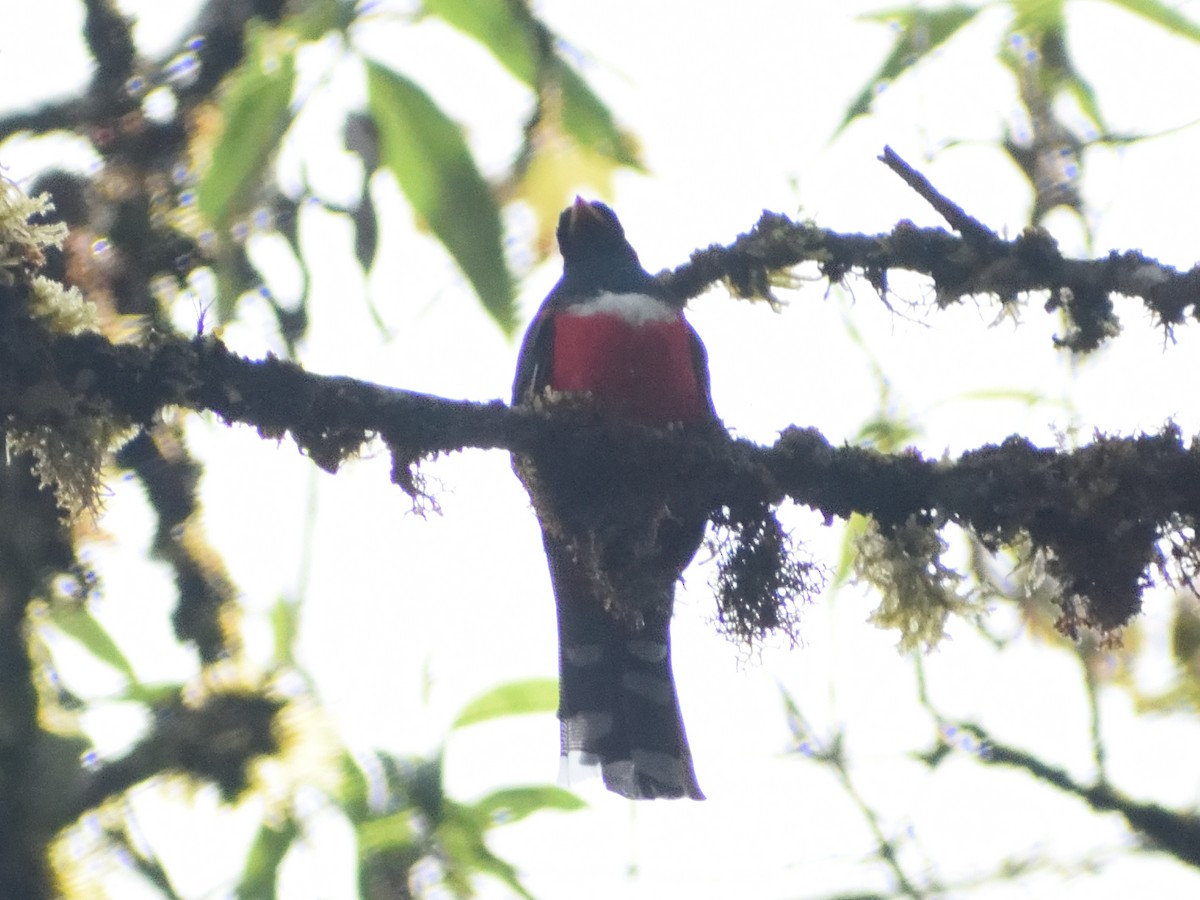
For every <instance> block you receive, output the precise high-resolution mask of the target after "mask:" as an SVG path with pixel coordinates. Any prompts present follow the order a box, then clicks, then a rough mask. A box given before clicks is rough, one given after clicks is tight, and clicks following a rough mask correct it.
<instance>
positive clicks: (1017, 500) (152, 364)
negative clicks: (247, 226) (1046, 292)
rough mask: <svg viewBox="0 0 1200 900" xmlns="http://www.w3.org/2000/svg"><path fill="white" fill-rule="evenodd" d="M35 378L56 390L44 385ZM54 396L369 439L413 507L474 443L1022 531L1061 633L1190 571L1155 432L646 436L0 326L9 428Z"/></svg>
mask: <svg viewBox="0 0 1200 900" xmlns="http://www.w3.org/2000/svg"><path fill="white" fill-rule="evenodd" d="M48 385H55V386H56V387H55V389H53V390H52V389H50V388H49V387H48ZM64 396H69V397H72V398H73V400H72V401H71V402H70V404H68V405H69V407H70V410H71V414H72V415H76V416H78V415H85V416H86V415H96V416H98V415H109V416H113V415H115V416H116V417H117V418H118V419H119V420H122V421H128V422H134V423H149V422H151V421H152V420H153V419H154V418H155V416H156V415H157V414H158V412H159V411H160V410H162V409H164V408H166V407H171V406H179V407H185V408H187V409H193V410H197V411H204V410H207V411H211V412H214V413H216V414H217V415H218V416H220V417H221V418H222V419H224V420H225V421H226V422H241V423H246V424H249V425H253V426H255V427H256V428H257V429H258V430H259V432H260V433H261V434H263V435H264V436H265V437H272V438H281V437H283V436H284V435H286V434H290V435H291V436H292V437H293V439H294V440H295V442H296V444H297V445H298V446H299V448H300V449H301V451H302V452H304V453H306V454H307V455H308V456H310V457H312V459H313V461H314V462H316V463H317V464H318V465H319V466H321V467H322V468H323V469H326V470H329V471H334V470H336V469H337V468H338V467H339V465H340V464H341V463H342V462H344V461H345V460H346V459H347V458H349V457H351V456H353V455H354V454H356V453H358V452H359V451H360V450H361V449H362V448H363V446H364V444H365V443H366V442H367V441H368V440H369V439H371V438H372V437H375V436H378V437H380V438H382V440H383V441H384V443H385V444H386V445H387V446H388V448H389V450H390V452H391V454H392V459H393V480H394V481H395V482H396V483H397V484H399V485H400V486H401V487H403V488H404V489H405V490H406V491H408V492H409V493H410V495H412V496H414V497H417V496H418V495H420V489H419V486H418V483H417V480H416V464H417V463H418V462H419V461H420V460H421V459H423V458H428V457H432V456H434V455H436V454H438V453H442V452H447V451H451V450H458V449H463V448H466V447H476V448H483V449H504V450H509V451H514V452H519V453H531V454H539V455H553V456H554V457H555V458H557V459H559V460H561V461H562V462H561V465H562V466H563V467H566V468H570V467H571V466H572V465H576V464H578V465H579V466H581V467H582V466H586V467H587V468H589V469H590V470H591V471H596V470H597V469H598V467H601V466H607V467H608V477H610V478H611V479H612V481H613V483H614V484H616V485H629V486H630V487H629V489H630V490H633V485H635V484H638V483H639V481H638V480H639V479H641V483H642V485H643V487H644V482H645V479H646V478H647V477H649V476H647V475H645V474H644V473H646V472H651V473H654V475H653V477H655V478H657V479H659V480H660V481H663V482H669V483H670V490H671V491H672V492H673V494H672V496H674V495H676V494H681V495H683V496H686V497H688V498H690V500H691V502H693V503H697V504H703V507H704V508H707V509H712V510H716V509H719V508H721V507H728V508H736V509H748V508H756V507H761V506H762V505H764V504H768V505H773V504H778V503H780V502H783V501H784V500H789V499H790V500H792V501H794V502H796V503H800V504H803V505H806V506H808V507H810V508H812V509H813V510H816V511H817V512H819V513H820V514H821V515H822V516H824V517H825V518H826V519H827V520H831V519H833V518H834V517H838V518H846V517H848V516H849V515H851V514H852V513H861V514H865V515H870V516H872V517H873V518H874V519H875V520H876V521H877V522H878V523H879V524H880V526H881V528H882V529H884V531H885V534H886V533H887V530H888V529H894V528H896V527H898V526H901V525H904V524H906V523H912V522H914V521H916V522H918V523H924V524H926V525H928V526H929V527H932V528H938V527H941V526H942V525H943V524H945V523H947V522H953V523H956V524H959V525H961V526H963V527H966V528H970V529H972V530H974V531H975V532H976V533H977V534H978V535H979V536H980V537H981V538H982V539H983V540H984V542H985V543H986V544H987V545H988V546H990V547H995V546H997V545H998V544H1000V543H1006V542H1010V541H1012V540H1013V539H1015V538H1017V537H1018V536H1019V535H1020V534H1022V533H1027V534H1028V535H1029V537H1030V538H1031V539H1032V541H1033V544H1034V545H1035V547H1037V548H1039V549H1041V550H1043V551H1045V552H1047V554H1048V556H1049V565H1050V571H1051V573H1052V574H1054V575H1055V577H1057V578H1058V579H1059V580H1060V581H1061V582H1062V584H1063V585H1064V589H1065V594H1066V596H1067V597H1068V598H1070V597H1079V598H1083V599H1084V606H1083V609H1082V611H1081V612H1077V611H1075V607H1074V604H1073V603H1071V604H1068V606H1067V607H1066V609H1065V611H1064V620H1063V627H1064V629H1065V630H1067V631H1071V630H1073V629H1075V628H1077V627H1078V626H1079V625H1090V626H1095V627H1098V628H1100V629H1102V630H1111V629H1114V628H1117V627H1119V626H1120V625H1122V624H1124V623H1125V622H1126V621H1128V620H1129V618H1130V617H1131V616H1133V615H1134V614H1135V613H1136V612H1137V611H1138V610H1139V609H1140V592H1141V589H1142V588H1143V587H1144V586H1145V585H1146V584H1147V583H1149V581H1150V580H1151V574H1152V570H1153V568H1154V567H1158V568H1160V569H1161V568H1162V567H1163V566H1164V564H1165V561H1164V559H1163V556H1162V552H1161V551H1160V549H1159V546H1158V541H1159V538H1160V537H1161V536H1163V535H1170V536H1171V537H1172V541H1173V542H1174V543H1175V544H1176V545H1177V548H1178V549H1177V550H1176V552H1175V556H1176V560H1175V562H1176V563H1177V564H1178V568H1179V570H1180V572H1181V573H1182V580H1184V581H1185V582H1186V580H1187V578H1189V577H1191V575H1192V574H1193V573H1194V569H1195V560H1196V556H1197V553H1196V550H1195V545H1194V534H1195V524H1196V522H1197V521H1200V454H1198V453H1195V452H1191V451H1190V450H1189V449H1188V448H1186V447H1185V446H1184V445H1183V442H1182V439H1181V436H1180V434H1179V432H1178V431H1177V430H1176V429H1175V428H1174V427H1167V428H1166V429H1164V430H1163V432H1161V433H1160V434H1157V435H1140V436H1137V437H1131V438H1108V437H1098V438H1097V439H1096V440H1095V441H1094V442H1093V443H1092V444H1090V445H1088V446H1085V447H1082V448H1080V449H1078V450H1074V451H1059V450H1054V449H1047V448H1039V447H1035V446H1033V445H1032V444H1031V443H1029V442H1028V441H1027V440H1025V439H1023V438H1019V437H1011V438H1009V439H1008V440H1006V441H1005V442H1004V443H1002V444H1000V445H987V446H984V447H980V448H978V449H976V450H972V451H969V452H967V453H964V454H963V455H962V456H960V457H959V458H958V459H957V460H955V461H951V462H946V461H940V460H928V459H924V458H922V457H920V456H919V455H917V454H916V453H904V454H900V455H895V456H889V455H885V454H882V453H879V452H876V451H873V450H870V449H866V448H862V447H833V446H832V445H831V444H830V443H829V442H828V441H827V440H826V439H825V438H824V437H823V436H821V434H820V433H819V432H817V431H816V430H814V429H804V428H798V427H791V428H788V429H787V430H785V431H784V432H783V433H782V434H781V436H780V438H779V440H778V441H776V442H775V444H774V445H772V446H770V447H764V446H758V445H755V444H753V443H751V442H749V441H745V440H734V439H732V438H730V437H729V436H728V435H727V434H726V433H725V432H724V431H723V430H722V429H712V430H693V429H672V430H668V431H665V432H664V431H656V430H653V429H648V428H643V427H638V426H633V425H614V424H610V423H604V422H603V421H601V420H600V419H599V418H597V417H596V416H595V415H594V414H593V413H591V412H589V411H588V410H587V409H580V408H578V404H574V405H570V406H565V407H563V408H559V407H562V406H563V405H561V404H555V405H554V406H555V407H556V408H553V409H510V408H509V407H507V406H505V405H504V404H503V403H501V402H499V401H492V402H490V403H475V402H470V401H463V400H448V399H443V398H439V397H435V396H431V395H428V394H420V393H416V392H413V391H404V390H398V389H394V388H387V387H383V386H380V385H376V384H371V383H368V382H363V381H357V380H355V379H352V378H345V377H330V376H320V375H314V374H312V373H309V372H306V371H304V370H303V369H302V368H301V367H300V366H298V365H296V364H295V363H291V362H287V361H283V360H280V359H277V358H274V357H269V358H267V359H265V360H261V361H252V360H248V359H245V358H243V357H240V356H237V355H236V354H233V353H231V352H230V351H229V350H228V349H227V348H226V347H225V346H224V345H223V344H222V343H221V342H220V341H219V340H216V339H215V338H211V337H195V338H192V339H190V340H188V339H183V338H178V337H157V338H155V339H154V340H153V341H152V342H151V344H150V345H149V346H145V347H142V346H134V345H114V344H111V343H110V342H109V341H107V340H106V339H105V338H103V337H101V336H100V335H97V334H91V333H87V334H81V335H77V336H62V335H55V334H51V333H49V332H47V331H45V330H44V329H42V328H41V326H40V325H39V324H38V323H37V322H36V321H33V320H25V323H24V325H23V326H22V325H20V323H19V322H18V321H17V320H10V321H9V324H8V325H7V326H6V327H5V328H4V329H3V330H2V331H0V414H3V415H5V416H6V417H7V418H8V421H9V422H10V424H11V425H12V427H14V428H18V429H36V428H42V427H47V426H50V427H52V426H54V425H55V424H56V423H58V422H60V421H61V420H62V416H63V409H64V403H65V402H66V401H64V400H63V397H64Z"/></svg>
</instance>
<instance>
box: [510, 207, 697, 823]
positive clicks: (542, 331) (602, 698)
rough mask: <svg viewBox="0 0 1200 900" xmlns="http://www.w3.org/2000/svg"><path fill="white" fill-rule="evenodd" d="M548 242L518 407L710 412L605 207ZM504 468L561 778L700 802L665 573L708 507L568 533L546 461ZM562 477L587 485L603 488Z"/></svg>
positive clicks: (662, 419)
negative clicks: (547, 671) (537, 615)
mask: <svg viewBox="0 0 1200 900" xmlns="http://www.w3.org/2000/svg"><path fill="white" fill-rule="evenodd" d="M558 245H559V249H560V250H561V251H562V256H563V275H562V278H561V279H560V280H559V282H558V283H557V284H556V285H555V286H554V289H553V290H551V291H550V294H549V296H547V297H546V300H545V302H543V304H542V306H541V308H540V309H539V310H538V313H537V316H536V317H535V318H534V320H533V323H532V324H531V325H530V326H529V330H528V332H526V334H525V339H524V342H523V343H522V346H521V353H520V358H519V361H518V363H517V374H516V380H515V382H514V384H513V403H514V405H531V404H534V403H535V402H538V400H539V398H542V397H545V396H547V395H556V394H565V395H573V396H578V397H580V398H581V400H582V402H585V403H587V404H589V405H590V406H591V407H592V408H594V409H595V410H597V411H598V412H599V413H600V415H601V416H602V417H604V418H606V419H609V420H613V421H623V422H634V423H639V424H642V425H649V426H656V427H664V426H669V425H675V424H691V423H704V422H709V421H715V420H716V413H715V412H714V410H713V404H712V397H711V394H710V390H709V377H708V360H707V356H706V353H705V350H704V345H703V344H702V343H701V342H700V339H699V337H698V336H697V335H696V332H695V331H694V330H693V329H692V327H691V326H690V325H689V324H688V323H687V321H686V320H685V319H684V317H683V314H682V311H681V309H680V308H679V306H678V305H676V304H673V303H670V302H668V301H667V300H666V299H665V298H664V297H663V294H662V291H661V289H660V287H659V285H658V283H657V282H656V281H655V280H654V278H652V277H651V276H650V274H649V273H648V272H647V271H646V270H645V269H643V268H642V265H641V263H640V262H639V261H638V257H637V253H636V252H634V249H633V247H631V246H630V244H629V242H628V241H627V240H626V239H625V232H624V230H623V229H622V227H621V223H620V222H619V221H618V220H617V217H616V214H615V213H613V211H612V210H611V209H609V208H608V207H607V206H605V205H604V204H603V203H588V202H586V201H584V200H582V199H579V198H576V200H575V203H574V205H573V206H570V207H568V208H567V209H566V210H564V211H563V213H562V215H561V217H560V218H559V222H558ZM548 389H549V390H548ZM514 468H515V469H516V471H517V474H518V476H519V477H520V478H521V480H522V481H523V482H524V484H525V486H526V488H527V489H528V490H529V493H530V497H531V498H532V500H533V506H534V509H535V511H536V512H537V513H538V518H539V521H540V524H541V526H542V537H543V542H544V544H545V549H546V557H547V559H548V560H549V564H550V579H551V582H552V585H553V588H554V597H555V602H556V605H557V607H558V633H559V709H558V717H559V719H560V720H561V723H562V724H561V731H562V756H563V764H564V767H565V772H566V775H567V777H568V780H569V779H570V776H571V775H572V774H573V773H577V772H579V771H581V770H586V769H588V768H594V767H599V769H600V773H601V775H602V777H603V779H604V784H605V785H606V786H607V787H608V788H609V790H612V791H615V792H616V793H618V794H621V795H623V796H625V797H630V798H655V797H670V798H675V797H691V798H693V799H696V800H701V799H703V798H704V795H703V794H702V793H701V792H700V787H699V785H698V784H697V783H696V774H695V771H694V769H693V766H692V755H691V750H690V749H689V748H688V741H687V735H686V733H685V731H684V727H683V718H682V715H681V713H680V709H679V700H678V697H677V694H676V691H675V681H674V677H673V675H672V673H671V639H670V630H669V626H670V619H671V610H672V606H673V603H674V597H675V584H676V582H677V581H678V580H679V577H680V575H681V573H682V572H683V570H684V568H685V567H686V566H687V564H688V563H689V562H690V561H691V559H692V557H693V556H695V554H696V550H697V549H698V548H699V546H700V543H701V541H702V539H703V536H704V528H705V519H706V516H705V514H704V512H703V511H697V510H690V511H687V512H681V511H680V509H673V508H671V504H669V503H667V502H661V503H659V502H657V501H655V502H654V503H652V504H649V505H645V506H641V507H639V506H638V505H637V504H636V503H635V504H633V505H632V506H631V507H629V508H630V509H631V510H632V512H631V513H630V515H628V516H627V517H625V518H622V515H623V513H624V510H625V508H624V507H623V508H622V510H621V511H620V512H619V513H618V515H617V520H618V521H617V523H616V525H615V526H610V527H606V528H605V529H603V530H602V532H600V533H596V532H592V533H590V534H588V535H585V536H581V535H579V534H570V533H567V531H566V529H564V527H563V526H562V525H561V522H560V521H559V520H558V517H557V516H556V513H555V511H554V501H553V500H552V499H549V498H547V497H546V496H545V494H546V493H547V491H546V489H545V484H544V482H545V481H546V479H545V478H544V477H543V476H545V475H546V470H547V463H546V461H545V460H544V459H543V460H542V461H541V466H540V468H539V460H538V458H537V457H536V456H520V455H518V456H515V457H514ZM572 477H574V478H575V481H576V484H577V486H578V487H579V488H580V489H581V490H583V491H590V492H591V494H592V495H593V496H598V497H601V498H602V497H603V496H604V494H605V491H607V490H610V489H611V488H612V486H611V485H606V484H604V483H603V482H601V483H595V481H596V478H591V476H589V475H586V474H585V475H584V476H582V477H580V476H579V475H578V474H576V475H574V476H572ZM597 477H599V478H603V476H597ZM589 478H590V479H591V481H592V482H593V483H584V482H586V481H588V480H589ZM677 505H678V506H682V504H677ZM630 611H633V613H632V614H631V613H630Z"/></svg>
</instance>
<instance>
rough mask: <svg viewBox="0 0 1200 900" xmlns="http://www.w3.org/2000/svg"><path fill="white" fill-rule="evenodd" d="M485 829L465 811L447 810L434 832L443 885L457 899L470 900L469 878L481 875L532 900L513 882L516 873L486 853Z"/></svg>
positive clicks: (529, 895)
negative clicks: (442, 860) (439, 850)
mask: <svg viewBox="0 0 1200 900" xmlns="http://www.w3.org/2000/svg"><path fill="white" fill-rule="evenodd" d="M485 827H486V825H485V824H482V823H480V822H479V821H478V819H477V818H476V816H475V815H474V813H473V811H472V810H470V809H468V808H466V807H461V806H457V805H453V806H452V807H451V808H450V809H449V810H448V815H447V817H446V819H445V820H443V821H442V823H441V824H440V825H439V826H438V828H437V841H438V843H439V844H440V845H441V847H442V850H443V852H444V854H445V857H446V859H445V862H446V871H445V877H446V883H447V884H448V885H449V887H450V889H451V890H453V891H454V892H455V893H456V894H457V895H458V896H460V897H470V896H473V895H474V890H473V889H472V887H471V876H472V875H474V874H475V873H480V872H481V873H485V874H487V875H491V876H492V877H493V878H497V879H499V880H500V881H502V882H504V883H505V884H506V885H508V887H509V888H510V889H511V890H512V891H514V892H515V893H517V894H519V895H520V896H522V897H526V898H528V900H533V897H532V895H531V894H530V893H529V892H528V891H527V890H525V888H524V887H523V886H522V885H521V882H520V880H519V879H518V878H517V870H516V869H515V868H513V867H512V866H511V865H510V864H509V863H506V862H505V861H504V860H502V859H501V858H500V857H498V856H496V855H495V854H494V853H492V851H491V850H489V849H488V847H487V844H486V843H485V842H484V829H485Z"/></svg>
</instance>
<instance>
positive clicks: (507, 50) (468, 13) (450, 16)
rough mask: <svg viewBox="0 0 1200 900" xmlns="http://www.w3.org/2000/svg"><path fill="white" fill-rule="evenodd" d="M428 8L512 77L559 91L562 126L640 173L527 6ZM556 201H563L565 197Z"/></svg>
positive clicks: (440, 1)
mask: <svg viewBox="0 0 1200 900" xmlns="http://www.w3.org/2000/svg"><path fill="white" fill-rule="evenodd" d="M425 8H426V9H427V10H428V11H429V12H431V13H433V14H434V15H436V16H439V17H440V18H442V19H444V20H445V21H446V22H448V23H449V24H451V25H453V26H454V27H455V28H457V29H458V30H459V31H461V32H463V33H464V34H467V35H470V36H471V37H473V38H474V39H475V40H477V41H479V42H480V43H481V44H483V46H485V47H486V48H487V49H488V51H489V52H490V53H491V54H492V55H493V56H494V57H495V58H496V60H497V62H499V63H500V64H501V65H502V66H504V68H505V69H507V70H508V71H509V72H510V73H511V74H512V75H513V76H514V77H516V78H518V79H520V80H521V81H522V82H524V83H525V84H527V85H529V86H530V87H532V88H534V89H535V90H538V91H542V90H544V89H545V88H546V87H550V86H553V87H557V88H558V92H559V95H560V96H559V98H558V101H557V102H558V105H559V106H560V107H561V109H560V111H559V114H560V116H561V119H562V123H563V126H564V128H565V130H566V132H567V134H569V135H570V136H571V137H572V138H573V139H574V140H576V141H578V142H579V144H580V145H582V146H583V147H586V148H588V149H590V150H592V151H594V152H596V153H599V154H600V155H602V156H605V157H607V158H609V159H612V160H615V161H616V162H618V163H620V164H621V165H625V166H630V167H631V168H635V169H639V170H641V169H642V162H641V160H640V159H639V158H638V152H637V147H636V144H635V142H634V141H633V139H632V138H631V137H629V135H627V134H625V133H624V132H622V131H621V129H620V128H619V127H618V126H617V122H616V119H615V118H614V117H613V114H612V111H611V110H609V108H608V106H607V105H606V104H605V103H604V101H603V100H601V99H600V98H599V97H598V96H596V94H595V92H594V91H592V89H591V88H590V87H589V86H588V84H587V82H586V81H584V79H583V78H582V77H581V76H580V75H579V73H577V72H576V71H575V70H574V69H573V68H571V66H570V65H568V64H567V63H566V62H565V61H563V60H562V59H561V58H560V57H558V56H557V55H555V54H554V52H553V37H552V35H550V34H549V32H547V31H546V28H545V26H544V25H542V23H541V22H539V21H538V20H537V19H536V18H534V17H533V16H532V15H530V13H529V11H528V9H527V8H526V7H525V6H524V5H523V4H520V3H511V2H509V0H426V3H425ZM544 100H545V98H544V97H543V101H544ZM555 202H556V203H561V202H562V198H561V197H559V198H557V199H556V200H555Z"/></svg>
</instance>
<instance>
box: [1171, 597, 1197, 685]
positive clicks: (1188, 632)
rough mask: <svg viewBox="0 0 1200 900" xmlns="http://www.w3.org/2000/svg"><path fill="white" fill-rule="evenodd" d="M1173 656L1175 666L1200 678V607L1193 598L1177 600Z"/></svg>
mask: <svg viewBox="0 0 1200 900" xmlns="http://www.w3.org/2000/svg"><path fill="white" fill-rule="evenodd" d="M1171 655H1172V656H1174V657H1175V664H1176V665H1177V666H1179V668H1180V669H1181V670H1183V671H1185V672H1187V673H1189V674H1190V675H1191V677H1192V678H1200V606H1197V604H1196V602H1195V600H1194V599H1192V598H1190V597H1189V598H1185V597H1183V596H1182V595H1180V596H1177V597H1176V598H1175V617H1174V619H1173V620H1172V621H1171Z"/></svg>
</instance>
